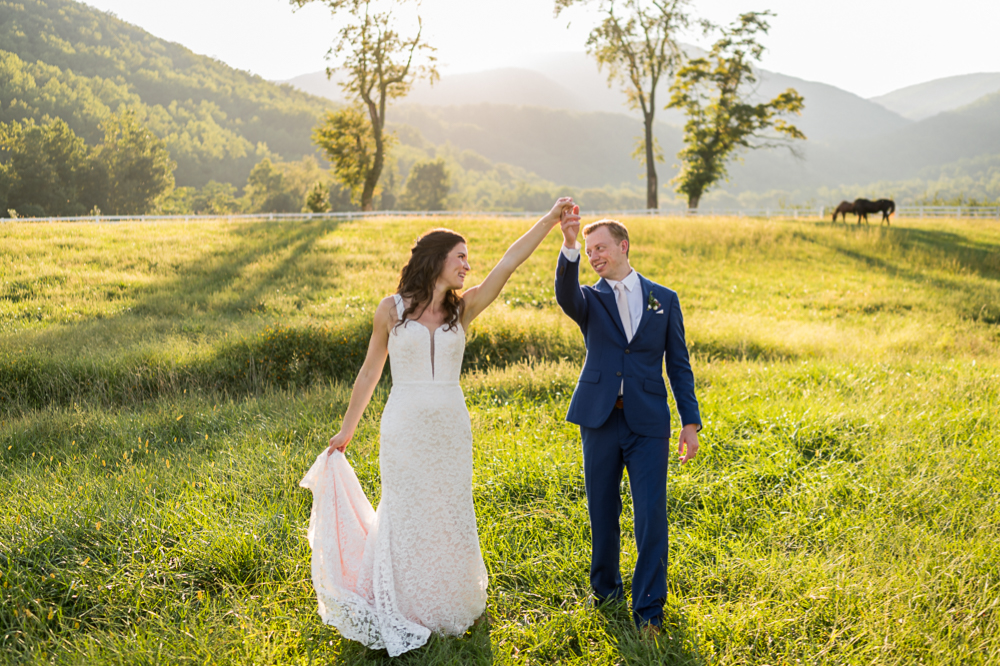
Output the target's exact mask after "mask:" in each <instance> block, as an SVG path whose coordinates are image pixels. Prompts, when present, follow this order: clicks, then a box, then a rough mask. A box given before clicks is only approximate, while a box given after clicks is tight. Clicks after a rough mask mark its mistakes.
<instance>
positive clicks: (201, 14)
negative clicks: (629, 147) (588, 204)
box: [87, 0, 1000, 97]
mask: <svg viewBox="0 0 1000 666" xmlns="http://www.w3.org/2000/svg"><path fill="white" fill-rule="evenodd" d="M87 4H90V5H92V6H94V7H98V8H100V9H103V10H107V11H112V12H114V13H115V14H117V15H118V16H119V17H120V18H122V19H124V20H126V21H128V22H130V23H134V24H136V25H138V26H140V27H142V28H144V29H146V30H148V31H149V32H151V33H153V34H154V35H156V36H158V37H161V38H164V39H168V40H171V41H175V42H179V43H181V44H183V45H185V46H187V47H189V48H190V49H192V50H193V51H195V52H197V53H201V54H205V55H210V56H214V57H216V58H218V59H219V60H222V61H224V62H226V63H228V64H230V65H232V66H233V67H238V68H240V69H245V70H249V71H251V72H254V73H256V74H260V75H261V76H263V77H265V78H268V79H287V78H291V77H293V76H296V75H298V74H305V73H307V72H313V71H317V70H321V69H323V68H324V67H325V66H326V63H325V61H324V55H325V54H326V51H327V49H328V48H329V47H330V46H331V43H332V39H333V35H334V31H335V29H336V24H335V22H334V20H333V19H332V18H331V17H330V15H329V12H328V10H326V9H325V8H324V7H323V6H322V5H321V4H319V3H317V4H315V5H313V6H309V7H307V8H306V9H302V10H298V11H296V12H293V11H292V8H291V6H290V5H289V3H288V0H172V2H152V1H150V0H88V3H87ZM552 6H553V3H552V1H551V0H423V5H422V7H421V10H420V11H421V15H422V16H423V18H424V24H425V30H426V34H427V36H428V39H429V41H430V42H431V43H432V44H433V45H435V46H437V47H438V58H439V60H440V63H441V65H442V67H441V71H442V73H455V72H467V71H476V70H479V69H485V68H489V67H496V66H502V65H504V64H507V63H511V62H515V61H523V60H524V59H525V56H527V55H530V54H532V53H540V52H553V51H582V50H583V47H584V42H585V40H586V35H587V32H588V31H589V28H590V26H591V17H590V16H588V13H587V12H585V11H581V10H573V11H572V12H569V13H564V14H563V16H562V17H560V18H559V19H555V18H553V15H552ZM694 7H695V9H696V10H697V11H698V12H700V13H701V14H702V15H703V16H705V17H707V18H709V19H712V20H714V21H716V22H729V21H731V20H733V19H734V18H735V17H736V16H737V14H738V13H739V12H741V11H750V10H763V9H770V10H772V11H774V12H775V13H776V14H777V15H778V16H777V17H776V18H774V19H773V20H772V28H771V33H770V35H768V36H767V37H766V38H765V40H766V41H765V45H766V46H767V47H768V52H767V54H766V55H765V58H764V62H763V66H764V67H765V68H766V69H770V70H773V71H777V72H781V73H782V74H788V75H791V76H797V77H800V78H803V79H808V80H812V81H822V82H824V83H830V84H833V85H835V86H838V87H840V88H844V89H845V90H849V91H851V92H854V93H857V94H859V95H862V96H864V97H871V96H874V95H879V94H882V93H886V92H889V91H890V90H894V89H896V88H901V87H903V86H907V85H911V84H914V83H920V82H923V81H929V80H931V79H935V78H940V77H944V76H952V75H956V74H969V73H973V72H996V71H1000V47H998V44H997V33H996V26H998V25H1000V1H998V0H950V1H949V2H947V3H944V4H941V3H940V2H931V1H930V0H909V1H908V2H904V1H903V0H839V1H837V2H833V1H831V0H711V1H709V2H695V3H694ZM567 23H571V25H570V27H569V28H568V29H567ZM686 41H688V42H692V43H695V44H698V45H700V46H707V45H708V41H707V40H706V39H704V38H701V37H700V36H698V35H690V36H688V38H687V39H686Z"/></svg>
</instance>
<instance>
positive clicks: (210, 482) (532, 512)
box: [0, 219, 1000, 664]
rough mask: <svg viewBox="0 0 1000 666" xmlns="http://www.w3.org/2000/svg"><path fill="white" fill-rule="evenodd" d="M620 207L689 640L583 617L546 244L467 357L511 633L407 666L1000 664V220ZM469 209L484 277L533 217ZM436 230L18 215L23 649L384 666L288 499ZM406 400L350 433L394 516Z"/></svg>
mask: <svg viewBox="0 0 1000 666" xmlns="http://www.w3.org/2000/svg"><path fill="white" fill-rule="evenodd" d="M625 222H626V223H627V224H628V225H629V228H630V230H631V232H632V236H633V242H634V247H635V249H634V250H633V251H632V260H633V264H634V265H635V266H636V267H637V268H638V269H639V270H640V271H641V272H643V273H644V274H646V275H647V276H649V277H651V278H652V279H654V280H657V281H659V282H661V283H663V284H666V285H668V286H670V287H672V288H674V289H676V290H677V291H678V292H679V294H680V296H681V303H682V305H683V306H684V309H685V317H686V321H687V327H688V338H689V342H690V345H691V347H692V349H693V351H694V356H693V363H694V368H695V373H696V378H697V379H698V385H699V389H698V390H699V398H700V400H701V402H702V412H703V414H704V416H705V418H706V421H707V422H706V427H705V430H704V432H703V435H702V452H701V454H700V455H699V457H698V458H697V460H696V461H694V462H693V463H691V464H689V465H686V466H684V467H681V466H679V465H675V466H674V467H672V469H671V477H670V480H669V483H670V515H671V562H670V572H669V584H670V599H669V603H668V607H667V615H668V618H667V619H668V625H669V627H668V631H667V632H666V633H665V635H664V636H663V637H662V638H661V639H660V641H659V642H658V643H649V642H643V641H641V640H639V639H638V637H637V636H636V635H635V633H634V630H633V629H632V627H631V621H630V618H629V616H628V614H627V613H625V612H618V611H616V610H606V611H598V610H594V609H592V608H590V607H589V606H588V605H587V604H586V599H587V576H586V572H587V566H588V561H589V527H588V524H587V516H586V507H585V498H584V493H583V479H582V468H581V458H580V449H579V434H578V432H577V430H576V428H575V427H574V426H571V425H569V424H566V423H565V422H564V421H563V415H564V414H565V410H566V407H567V404H568V397H569V395H570V393H571V392H572V390H573V386H574V384H575V380H576V373H577V372H578V369H579V365H580V361H581V358H580V355H581V353H582V347H581V344H580V341H579V333H578V332H577V331H576V330H575V329H574V327H573V325H572V324H571V323H570V322H569V321H568V320H567V319H566V318H565V317H563V316H562V315H561V314H560V313H559V312H558V310H557V309H556V307H555V304H554V301H553V297H552V274H553V266H554V258H555V254H556V251H557V245H558V239H556V238H555V237H553V238H551V239H549V241H547V243H546V245H544V246H543V248H542V249H541V250H540V251H539V252H538V254H537V255H536V256H535V257H533V258H532V259H531V260H530V261H529V263H528V264H527V265H526V266H525V267H523V269H522V271H521V272H519V273H518V274H517V275H516V276H515V278H514V279H513V280H512V282H511V284H510V285H508V287H507V289H506V290H505V293H504V295H503V303H498V304H497V305H496V306H495V307H494V308H493V309H492V310H490V311H488V313H487V314H486V315H484V317H483V318H482V319H481V320H480V321H477V323H476V325H475V338H474V339H473V340H472V341H471V343H470V349H469V352H468V354H467V357H466V363H467V369H468V370H467V372H466V374H465V377H464V379H463V384H464V386H465V391H466V396H467V402H468V405H469V409H470V413H471V415H472V422H473V434H474V442H475V488H474V496H475V501H476V507H477V515H478V519H479V527H480V538H481V545H482V549H483V554H484V557H485V559H486V564H487V567H488V569H489V572H490V575H491V581H490V598H489V612H490V614H491V615H492V618H493V624H492V626H491V627H489V628H479V629H476V630H474V631H473V632H471V633H470V634H469V635H468V636H466V637H464V638H461V639H441V638H434V639H432V641H431V643H430V644H429V645H428V646H426V647H425V648H423V649H421V650H418V651H415V652H413V653H409V654H407V655H404V656H403V657H401V658H398V659H397V660H395V661H396V662H400V663H420V664H467V663H483V664H486V663H525V664H535V663H580V664H619V663H625V664H647V663H664V664H796V663H803V664H805V663H809V664H814V663H828V664H844V663H856V664H869V663H878V664H913V663H925V664H991V663H996V662H997V661H1000V638H998V636H1000V626H998V624H1000V622H998V621H1000V547H998V545H997V544H998V543H1000V501H998V499H997V498H998V496H1000V492H998V491H1000V456H998V455H997V453H996V451H997V449H998V444H1000V437H998V435H997V432H998V431H1000V356H998V351H1000V227H998V226H997V225H996V224H995V223H992V222H967V221H934V222H927V223H924V222H919V221H911V220H906V221H905V223H901V224H905V226H900V225H897V226H894V227H892V228H891V229H884V228H881V229H880V228H876V227H861V228H857V227H853V226H849V227H845V226H844V225H830V224H829V223H820V222H807V221H804V222H803V221H800V222H792V221H767V220H742V219H707V220H706V219H698V220H686V219H636V220H625ZM445 223H446V224H448V225H449V226H452V227H453V228H456V229H457V230H459V231H461V232H463V233H465V234H466V235H467V236H468V237H469V240H470V250H471V255H472V256H471V259H472V263H473V266H474V268H476V269H479V270H480V271H482V272H481V273H478V274H476V275H477V276H478V277H482V274H483V273H484V272H485V270H486V268H487V267H488V266H490V265H492V263H493V262H494V261H495V260H496V259H497V258H498V257H499V255H500V254H501V253H502V251H503V249H504V248H505V243H506V242H508V241H509V240H511V239H512V238H513V237H515V236H516V234H517V233H519V231H520V230H521V229H522V228H524V227H525V226H526V223H525V222H523V221H511V220H493V219H487V220H482V219H468V220H461V219H460V220H448V221H447V222H445ZM432 224H433V223H431V222H428V221H427V220H419V221H413V220H392V219H387V220H372V221H365V222H352V223H349V224H343V225H337V224H336V223H332V222H303V223H282V224H259V223H247V224H225V223H217V224H212V223H198V224H182V223H178V224H163V225H114V226H94V225H33V224H15V223H9V224H4V225H0V481H2V483H0V600H2V602H0V661H2V662H5V663H7V662H9V663H16V664H33V663H39V664H41V663H66V664H69V663H79V664H103V663H149V664H155V663H192V664H194V663H202V664H203V663H231V664H246V663H282V664H296V663H301V664H308V663H380V662H384V661H385V662H388V661H389V659H388V658H387V657H386V656H385V654H384V653H382V652H371V651H368V650H365V649H363V648H361V647H360V646H358V645H356V644H352V643H347V642H344V641H341V640H340V639H339V637H338V635H337V633H336V632H335V631H334V630H331V629H329V628H327V627H324V626H323V625H322V624H321V623H320V621H319V619H318V616H317V615H316V613H315V599H314V597H313V594H312V588H311V583H310V580H309V552H308V546H307V544H306V542H305V527H306V525H307V524H308V515H309V507H310V502H311V497H310V496H309V494H308V492H307V491H304V490H302V489H300V488H298V487H297V482H298V480H299V478H301V476H302V474H303V473H304V471H305V470H306V469H307V468H308V466H309V464H310V463H311V462H312V460H313V459H314V457H315V455H316V454H317V453H318V451H319V450H320V449H321V448H322V446H323V443H324V441H325V440H326V438H328V437H329V435H330V434H331V433H332V432H333V431H334V430H335V429H336V427H337V424H338V419H339V415H340V414H341V413H342V411H343V409H344V408H345V406H346V402H347V398H348V395H349V382H350V381H351V380H352V379H353V372H354V369H355V368H356V364H357V362H358V357H357V356H356V354H358V353H359V350H363V349H364V345H365V343H366V339H365V336H366V332H367V328H366V327H367V326H368V325H369V324H368V323H367V322H368V319H369V317H370V316H371V313H372V308H373V306H374V304H375V303H376V302H377V300H378V299H379V298H380V297H381V296H384V295H386V294H388V293H390V292H391V291H392V290H393V288H394V286H395V279H396V276H397V275H398V270H399V267H400V266H401V264H402V262H403V261H404V260H405V257H406V255H407V252H408V247H409V243H411V242H412V240H413V239H414V238H415V237H416V236H417V235H418V234H419V233H420V232H421V231H423V230H424V229H425V228H427V227H428V226H431V225H432ZM352 355H355V356H352ZM387 390H388V383H387V382H386V383H385V385H384V387H383V388H381V389H379V391H378V392H377V394H376V397H375V400H374V402H373V405H372V407H371V408H370V409H369V411H368V412H367V415H366V420H365V422H364V423H363V426H362V429H361V430H360V432H359V434H358V436H357V437H356V439H355V443H354V444H353V445H352V448H351V449H350V450H349V455H350V458H351V461H352V464H353V465H354V466H355V469H356V470H357V471H358V475H359V477H360V479H361V481H362V483H363V484H364V485H365V487H366V490H367V491H368V492H369V493H370V496H371V498H372V500H373V502H377V499H378V493H379V487H378V458H377V453H378V441H377V432H378V429H377V428H378V418H379V415H380V411H381V410H380V406H381V405H382V404H383V403H384V400H385V399H386V396H387ZM623 521H624V526H625V530H624V534H623V548H624V550H625V552H626V555H625V556H624V558H623V560H624V561H623V567H624V569H625V573H626V575H627V574H628V573H629V572H630V570H631V566H632V564H633V563H634V557H635V553H634V546H633V542H632V535H631V522H630V521H631V507H630V505H629V503H628V502H627V501H626V507H625V513H624V516H623Z"/></svg>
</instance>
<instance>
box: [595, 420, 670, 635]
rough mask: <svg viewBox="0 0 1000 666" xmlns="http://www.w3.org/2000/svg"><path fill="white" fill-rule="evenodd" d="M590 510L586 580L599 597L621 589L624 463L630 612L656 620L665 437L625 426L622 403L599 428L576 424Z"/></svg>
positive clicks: (663, 552) (663, 580)
mask: <svg viewBox="0 0 1000 666" xmlns="http://www.w3.org/2000/svg"><path fill="white" fill-rule="evenodd" d="M580 434H581V439H582V440H583V473H584V480H585V483H586V488H587V511H588V512H589V514H590V530H591V562H590V584H591V587H593V589H594V594H595V595H596V596H597V598H598V599H600V600H606V599H622V598H623V597H624V595H625V592H624V588H623V587H622V577H621V572H620V570H619V556H620V551H621V531H620V530H621V527H620V524H619V520H620V518H621V513H622V500H621V490H620V487H621V480H622V470H623V469H624V468H627V469H628V478H629V486H630V487H631V490H632V506H633V511H634V514H635V521H634V526H635V541H636V547H637V552H638V555H639V557H638V559H637V561H636V564H635V573H634V574H633V576H632V617H633V618H634V619H635V622H636V624H637V625H640V626H641V625H643V624H646V623H651V624H657V625H658V624H660V622H661V620H662V618H663V604H664V601H666V598H667V552H668V538H667V461H668V459H669V458H668V456H669V440H670V436H669V434H668V435H667V437H644V436H642V435H638V434H636V433H634V432H632V430H631V429H630V428H629V427H628V424H627V423H626V422H625V414H624V412H623V411H622V410H621V409H617V408H616V409H613V410H611V416H609V417H608V420H607V421H606V422H605V423H604V425H602V426H601V427H600V428H586V427H583V426H580Z"/></svg>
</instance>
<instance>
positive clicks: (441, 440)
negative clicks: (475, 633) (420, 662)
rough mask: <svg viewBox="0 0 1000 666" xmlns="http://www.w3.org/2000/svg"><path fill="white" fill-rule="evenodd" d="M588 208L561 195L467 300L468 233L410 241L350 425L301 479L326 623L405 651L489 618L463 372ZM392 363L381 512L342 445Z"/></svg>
mask: <svg viewBox="0 0 1000 666" xmlns="http://www.w3.org/2000/svg"><path fill="white" fill-rule="evenodd" d="M579 211H580V209H579V207H578V206H574V204H573V200H572V199H571V198H569V197H564V198H561V199H559V200H558V201H556V203H555V205H554V206H553V207H552V210H550V211H549V212H548V213H547V214H546V215H545V216H544V217H542V218H541V219H540V220H538V222H536V223H535V225H534V226H533V227H531V229H530V230H528V232H527V233H525V234H524V235H523V236H521V237H520V238H519V239H518V240H517V241H515V242H514V244H513V245H511V246H510V248H509V249H508V250H507V252H506V253H505V254H504V256H503V258H502V259H501V260H500V263H498V264H497V265H496V267H495V268H494V269H493V270H492V271H490V274H489V275H487V276H486V279H485V280H483V281H482V283H480V284H479V285H478V286H475V287H472V288H470V289H469V290H467V291H466V292H465V293H464V294H462V295H461V296H459V295H458V293H457V291H458V290H459V289H461V288H462V287H463V286H464V284H465V276H466V274H467V273H468V272H469V271H470V270H471V267H470V266H469V261H468V256H469V251H468V248H467V246H466V243H465V239H464V238H462V236H460V235H458V234H457V233H455V232H453V231H448V230H446V229H437V230H434V231H431V232H429V233H427V234H425V235H424V236H422V237H421V238H420V239H419V240H418V241H417V243H416V245H414V247H413V249H412V250H411V254H410V260H409V262H408V263H407V264H406V266H405V267H404V268H403V271H402V274H401V275H400V279H399V286H398V293H396V294H394V295H393V296H390V297H388V298H385V299H383V300H382V302H381V303H379V306H378V308H377V309H376V311H375V321H374V328H373V331H372V337H371V341H370V343H369V345H368V354H367V356H366V357H365V361H364V365H362V367H361V371H360V372H359V373H358V378H357V380H356V381H355V383H354V390H353V391H352V393H351V401H350V404H349V406H348V408H347V412H346V413H345V414H344V419H343V423H342V424H341V429H340V432H338V433H337V434H336V435H334V436H333V438H332V439H330V446H329V448H328V449H327V450H326V451H325V452H324V453H321V454H320V456H319V457H318V458H317V460H316V462H315V463H314V464H313V466H312V467H311V468H310V470H309V472H308V473H307V474H306V476H305V477H304V478H303V479H302V481H301V483H300V485H302V486H303V487H305V488H309V489H310V490H312V492H313V507H312V516H311V518H310V521H309V544H310V546H311V547H312V576H313V585H314V586H315V588H316V594H317V597H318V601H319V613H320V616H321V617H322V618H323V621H324V622H325V623H327V624H330V625H333V626H334V627H336V628H337V629H338V630H339V631H340V633H341V634H342V635H343V636H344V637H345V638H348V639H351V640H355V641H359V642H361V643H363V644H364V645H366V646H368V647H370V648H373V649H381V648H385V649H387V650H388V652H389V654H390V655H391V656H396V655H398V654H401V653H403V652H406V651H407V650H412V649H414V648H417V647H420V646H421V645H423V644H424V643H425V642H426V641H427V639H428V638H429V636H430V634H431V632H437V633H441V634H448V635H451V636H460V635H462V634H464V633H465V632H466V630H468V628H469V627H470V626H471V625H472V624H473V623H474V622H475V621H476V619H477V618H479V617H481V616H484V611H485V608H486V582H487V574H486V567H485V565H484V564H483V557H482V554H481V552H480V550H479V536H478V534H477V532H476V515H475V512H474V509H473V504H472V429H471V426H470V423H469V413H468V410H467V409H466V407H465V398H464V396H463V394H462V389H461V387H460V386H459V383H458V379H459V374H460V373H461V369H462V355H463V352H464V351H465V332H466V331H467V330H468V328H469V324H471V323H472V321H473V320H474V319H475V318H476V317H477V316H478V315H479V314H480V313H481V312H482V311H483V310H485V309H486V307H487V306H488V305H489V304H490V303H492V302H493V301H494V300H495V299H496V297H497V296H498V295H499V294H500V290H501V289H503V286H504V284H506V282H507V280H508V279H509V278H510V276H511V275H512V274H513V273H514V271H515V270H516V269H517V267H518V266H520V265H521V264H522V263H523V262H524V261H525V260H526V259H527V258H528V257H529V256H530V255H531V253H532V252H534V250H535V248H537V247H538V245H539V244H540V243H541V242H542V240H543V239H544V238H545V236H546V235H547V234H548V233H549V231H550V230H551V229H552V228H553V227H555V226H556V225H558V224H559V223H560V221H576V220H579ZM386 356H388V357H389V358H390V359H391V369H392V391H391V393H390V395H389V400H388V402H386V405H385V409H384V411H383V412H382V426H381V437H380V450H379V470H380V474H381V480H382V496H381V501H380V502H379V505H378V510H377V511H374V510H373V509H372V506H371V504H370V503H369V501H368V499H367V497H365V495H364V492H363V491H362V489H361V486H360V484H359V483H358V480H357V477H356V476H355V474H354V471H353V470H352V469H351V467H350V465H349V464H348V462H347V459H346V458H345V457H344V455H343V452H344V450H345V449H346V448H347V446H348V444H350V442H351V438H352V437H353V436H354V432H355V429H356V428H357V426H358V422H359V421H360V420H361V415H362V413H363V412H364V410H365V407H367V406H368V403H369V401H370V400H371V396H372V392H373V391H374V390H375V385H376V384H377V383H378V381H379V378H380V377H381V375H382V368H383V366H384V365H385V359H386Z"/></svg>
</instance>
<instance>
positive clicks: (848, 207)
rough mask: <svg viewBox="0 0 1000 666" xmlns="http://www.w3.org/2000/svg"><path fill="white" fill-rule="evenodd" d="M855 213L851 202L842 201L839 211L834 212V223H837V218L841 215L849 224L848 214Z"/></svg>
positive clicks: (838, 207)
mask: <svg viewBox="0 0 1000 666" xmlns="http://www.w3.org/2000/svg"><path fill="white" fill-rule="evenodd" d="M853 212H854V204H853V203H851V202H850V201H841V202H840V205H839V206H837V209H836V210H835V211H833V221H834V222H836V221H837V216H838V215H840V216H841V219H843V220H844V222H845V223H846V222H847V214H848V213H853Z"/></svg>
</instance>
